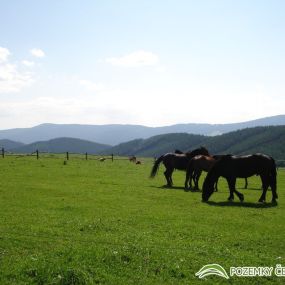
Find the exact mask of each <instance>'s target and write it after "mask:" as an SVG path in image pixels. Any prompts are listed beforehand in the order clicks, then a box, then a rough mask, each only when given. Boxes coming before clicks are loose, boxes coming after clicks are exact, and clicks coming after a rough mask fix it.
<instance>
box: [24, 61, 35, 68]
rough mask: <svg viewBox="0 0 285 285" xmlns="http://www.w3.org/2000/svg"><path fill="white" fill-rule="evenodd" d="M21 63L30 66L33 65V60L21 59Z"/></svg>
mask: <svg viewBox="0 0 285 285" xmlns="http://www.w3.org/2000/svg"><path fill="white" fill-rule="evenodd" d="M22 64H23V65H25V66H28V67H32V66H34V65H35V63H34V62H33V61H29V60H22Z"/></svg>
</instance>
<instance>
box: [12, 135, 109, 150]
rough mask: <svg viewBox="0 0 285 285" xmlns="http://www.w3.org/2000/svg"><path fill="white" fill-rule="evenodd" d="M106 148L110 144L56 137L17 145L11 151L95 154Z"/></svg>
mask: <svg viewBox="0 0 285 285" xmlns="http://www.w3.org/2000/svg"><path fill="white" fill-rule="evenodd" d="M107 148H110V146H109V145H104V144H99V143H94V142H90V141H85V140H80V139H75V138H57V139H52V140H49V141H40V142H35V143H31V144H28V145H24V146H21V147H17V148H14V149H13V152H16V153H32V152H34V151H36V150H39V151H40V152H51V153H63V152H67V151H69V152H74V153H85V152H88V153H90V154H97V153H99V152H101V151H103V150H105V149H107Z"/></svg>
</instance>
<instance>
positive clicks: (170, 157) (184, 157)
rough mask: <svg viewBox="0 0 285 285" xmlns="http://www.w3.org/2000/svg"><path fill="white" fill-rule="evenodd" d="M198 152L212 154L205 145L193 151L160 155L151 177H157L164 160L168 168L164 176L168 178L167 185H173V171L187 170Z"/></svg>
mask: <svg viewBox="0 0 285 285" xmlns="http://www.w3.org/2000/svg"><path fill="white" fill-rule="evenodd" d="M198 154H203V155H210V154H209V152H208V150H207V149H206V148H205V147H200V148H197V149H195V150H193V151H191V152H187V153H182V154H176V153H166V154H164V155H162V156H160V157H159V158H158V159H156V161H155V162H154V165H153V167H152V170H151V173H150V177H151V178H153V177H155V175H156V173H157V171H158V167H159V164H160V163H161V162H163V164H164V166H165V168H166V170H165V172H164V176H165V178H166V182H167V186H168V187H172V185H173V182H172V173H173V171H174V169H178V170H186V168H187V165H188V163H189V161H190V159H191V158H192V157H194V156H195V155H198Z"/></svg>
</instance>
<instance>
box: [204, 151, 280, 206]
mask: <svg viewBox="0 0 285 285" xmlns="http://www.w3.org/2000/svg"><path fill="white" fill-rule="evenodd" d="M253 175H259V176H260V177H261V181H262V188H263V192H262V195H261V197H260V198H259V200H258V201H259V202H265V198H266V192H267V189H268V187H269V186H270V188H271V191H272V202H273V203H276V199H277V198H278V195H277V191H276V176H277V172H276V165H275V161H274V159H273V158H272V157H270V156H267V155H265V154H260V153H257V154H252V155H245V156H233V155H225V156H224V157H222V158H220V159H219V160H218V161H217V162H216V163H215V164H214V165H213V167H212V168H211V170H210V171H209V172H208V174H207V176H206V179H205V181H204V184H203V193H202V200H203V201H204V202H206V201H208V199H209V197H210V196H211V195H212V194H213V192H214V184H215V182H216V181H217V180H218V178H219V177H220V176H222V177H224V178H226V180H227V182H228V185H229V190H230V196H229V198H228V200H229V201H232V200H233V199H234V193H235V194H236V195H237V196H238V197H239V199H240V201H241V202H242V201H243V200H244V196H243V194H242V193H240V192H238V191H237V190H236V188H235V184H236V179H237V178H238V177H240V178H247V177H250V176H253Z"/></svg>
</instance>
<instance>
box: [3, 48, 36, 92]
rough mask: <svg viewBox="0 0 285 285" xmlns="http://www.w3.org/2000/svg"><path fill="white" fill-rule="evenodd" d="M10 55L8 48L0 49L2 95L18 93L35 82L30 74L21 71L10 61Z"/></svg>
mask: <svg viewBox="0 0 285 285" xmlns="http://www.w3.org/2000/svg"><path fill="white" fill-rule="evenodd" d="M10 54H11V53H10V51H9V50H8V49H7V48H2V47H0V93H10V92H18V91H20V90H21V89H22V88H24V87H27V86H30V85H31V84H32V83H33V81H34V80H33V76H32V74H31V73H30V72H27V71H20V70H19V68H18V66H17V65H16V64H12V63H11V62H10V61H9V60H8V57H9V55H10Z"/></svg>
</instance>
